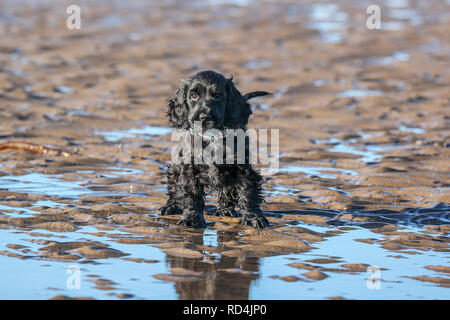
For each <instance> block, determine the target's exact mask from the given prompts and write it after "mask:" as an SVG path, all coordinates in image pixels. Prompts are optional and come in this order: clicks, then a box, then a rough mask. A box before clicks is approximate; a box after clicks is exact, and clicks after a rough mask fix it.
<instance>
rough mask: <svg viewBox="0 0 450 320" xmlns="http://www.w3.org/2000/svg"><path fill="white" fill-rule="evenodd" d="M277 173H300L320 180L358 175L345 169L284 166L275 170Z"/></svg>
mask: <svg viewBox="0 0 450 320" xmlns="http://www.w3.org/2000/svg"><path fill="white" fill-rule="evenodd" d="M276 171H277V172H290V173H295V172H302V173H305V174H307V175H309V176H317V177H320V178H328V179H336V178H337V177H336V175H337V174H339V175H342V174H344V175H349V176H356V175H357V174H358V173H357V172H356V171H353V170H347V169H340V168H334V167H318V166H294V165H292V166H284V167H281V168H279V169H276ZM330 171H331V172H336V174H333V173H331V172H330Z"/></svg>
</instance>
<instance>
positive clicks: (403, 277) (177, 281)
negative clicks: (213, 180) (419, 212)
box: [0, 216, 448, 299]
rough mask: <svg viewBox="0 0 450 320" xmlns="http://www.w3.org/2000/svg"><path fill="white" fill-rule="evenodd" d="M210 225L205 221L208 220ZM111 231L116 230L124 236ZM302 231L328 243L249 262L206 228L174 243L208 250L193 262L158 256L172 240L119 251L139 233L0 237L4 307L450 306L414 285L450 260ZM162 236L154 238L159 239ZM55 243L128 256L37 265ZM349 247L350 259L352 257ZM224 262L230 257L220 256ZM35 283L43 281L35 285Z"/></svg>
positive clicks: (376, 237)
mask: <svg viewBox="0 0 450 320" xmlns="http://www.w3.org/2000/svg"><path fill="white" fill-rule="evenodd" d="M206 219H207V220H208V216H207V217H206ZM116 227H118V228H120V226H116ZM286 227H288V226H287V225H286ZM298 227H300V228H302V230H303V232H305V231H307V232H308V233H316V234H329V236H328V237H326V238H324V239H322V241H319V242H314V243H310V245H311V246H313V248H312V249H311V250H309V251H308V252H303V253H296V252H295V250H294V249H293V250H292V251H291V252H289V251H288V252H284V253H278V254H277V255H275V256H266V257H260V256H258V255H256V256H254V255H253V256H252V255H251V254H250V255H248V254H247V255H245V254H242V255H237V256H233V255H229V254H228V252H230V251H229V250H227V249H226V247H224V245H225V246H226V244H227V243H231V242H230V241H236V240H238V241H239V238H240V237H239V233H237V232H225V231H217V230H213V229H209V228H208V229H206V230H205V231H204V232H200V233H197V232H188V233H185V234H186V236H183V239H180V240H184V241H185V243H197V244H198V245H200V247H201V248H205V249H204V250H202V249H196V250H194V251H192V250H188V253H189V254H193V252H196V255H197V256H193V257H190V258H189V257H183V255H182V254H181V255H180V254H179V253H177V249H176V248H180V252H182V250H186V249H181V248H183V247H184V246H185V245H184V246H178V247H177V246H175V247H174V248H175V249H172V251H170V249H169V250H167V249H164V248H170V247H171V246H167V242H170V243H172V244H176V241H175V242H174V241H173V240H172V241H168V240H166V241H163V242H165V243H166V244H164V245H163V247H161V248H158V247H155V246H154V245H152V244H151V243H141V244H137V243H133V242H132V241H131V242H129V243H127V242H126V241H125V242H122V243H121V242H118V241H121V239H129V240H132V239H140V238H141V236H144V237H145V235H146V234H145V232H140V233H139V235H136V234H135V233H128V232H126V230H127V229H126V228H125V229H124V228H120V229H119V230H117V229H115V230H111V231H101V232H99V230H98V229H97V228H95V227H92V226H84V227H81V228H80V229H78V230H77V231H76V232H65V233H55V232H50V231H46V230H33V232H39V235H40V236H39V235H38V236H36V235H34V236H32V237H31V236H30V235H29V234H27V232H26V231H19V232H17V231H15V230H14V229H12V230H0V235H1V237H2V243H1V244H0V253H2V252H4V251H7V252H8V253H10V256H8V255H4V254H2V255H0V272H2V274H4V275H8V277H3V278H2V286H1V287H0V297H1V298H5V299H23V298H27V299H48V298H51V297H53V296H57V295H64V296H69V297H75V296H76V297H92V298H97V299H117V298H119V297H120V295H119V294H125V295H127V297H129V298H132V299H177V298H180V299H199V298H202V299H231V298H239V299H324V298H329V297H336V296H339V297H343V298H347V299H422V298H426V299H434V298H445V297H448V289H447V288H444V287H440V286H437V285H426V284H425V285H424V284H423V283H422V282H420V281H417V280H415V279H411V278H410V277H415V276H418V275H422V276H423V275H424V276H430V277H433V276H436V274H435V272H433V271H431V270H427V269H425V268H424V267H425V266H427V265H439V264H440V263H441V261H443V260H445V259H447V258H448V252H437V251H417V252H416V254H411V253H409V254H407V253H403V252H401V253H400V252H398V253H396V252H392V251H389V250H386V249H384V248H382V247H381V246H380V245H378V244H377V243H376V242H377V241H382V240H383V239H384V238H386V236H384V235H381V234H379V233H373V232H372V231H371V230H370V229H366V228H361V227H355V226H353V227H352V228H348V229H341V228H339V227H332V226H317V225H310V224H300V225H298V224H297V225H292V226H291V228H294V229H295V228H298ZM163 229H164V228H160V230H163ZM299 230H300V229H299ZM421 231H422V229H419V228H415V227H407V228H405V229H403V230H402V232H405V233H406V232H414V233H419V232H421ZM294 232H295V231H294ZM330 232H333V233H330ZM61 236H63V238H61ZM286 236H288V234H286ZM39 239H40V240H39ZM286 239H288V238H286ZM355 239H371V241H373V242H375V244H373V243H372V244H368V243H365V242H361V241H355ZM40 241H45V242H40ZM52 241H56V242H58V243H64V242H69V241H71V242H81V243H86V244H88V242H90V241H91V242H92V241H97V242H100V243H101V244H102V246H108V248H110V249H111V250H117V251H118V252H122V253H124V254H126V256H124V257H109V258H103V259H102V258H86V257H85V258H82V257H81V258H80V260H73V261H70V260H67V261H62V260H58V261H55V260H54V259H47V258H44V257H40V256H39V250H43V247H44V246H48V245H49V244H50V245H51V243H52ZM178 241H179V240H178ZM157 242H158V241H155V243H157ZM306 242H308V240H306ZM160 243H161V244H162V242H160ZM350 244H351V248H352V250H348V248H349V245H350ZM11 245H15V246H11ZM262 245H263V244H262ZM69 249H70V248H69ZM20 250H22V251H20ZM23 250H25V251H23ZM164 250H166V252H164ZM74 251H75V252H80V251H77V250H74ZM410 251H411V250H410ZM413 251H416V250H413ZM13 252H18V254H19V255H21V256H22V257H24V258H25V259H26V260H27V261H26V263H24V262H23V261H22V260H21V259H17V257H15V256H14V255H13V254H12V253H13ZM169 252H170V253H169ZM172 252H173V253H172ZM222 252H226V253H225V254H222ZM11 254H12V255H11ZM76 254H77V255H78V253H76ZM319 259H321V260H319ZM145 261H149V262H150V263H147V262H145ZM343 264H355V265H356V269H353V271H352V270H351V269H348V268H347V267H345V265H344V266H343ZM369 267H371V268H380V269H379V270H378V271H379V273H377V274H376V276H377V277H379V279H380V282H379V283H378V284H377V286H378V285H379V289H377V288H378V287H377V286H374V285H372V284H370V283H368V281H367V280H368V277H369V276H373V272H369V271H368V270H370V269H368V268H369ZM69 268H72V270H73V268H79V270H80V274H79V275H80V286H79V288H78V287H76V288H73V287H71V286H70V285H71V284H72V285H73V284H74V283H73V282H71V279H72V278H71V276H72V275H73V272H70V271H68V270H69ZM304 268H306V269H304ZM308 271H314V272H320V274H321V276H322V277H323V279H320V280H319V279H317V278H316V279H314V277H313V278H310V275H309V273H307V272H308ZM37 274H38V275H39V276H36V275H37ZM311 276H312V275H311ZM230 286H233V287H234V290H232V291H231V292H230V291H229V290H226V288H229V287H230ZM71 288H72V289H71ZM206 288H208V290H206ZM24 293H26V294H24Z"/></svg>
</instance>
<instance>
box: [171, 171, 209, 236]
mask: <svg viewBox="0 0 450 320" xmlns="http://www.w3.org/2000/svg"><path fill="white" fill-rule="evenodd" d="M180 182H181V185H179V188H180V192H179V193H178V194H177V198H178V199H177V200H178V201H177V203H178V205H179V206H180V207H181V209H182V210H183V214H182V215H181V219H180V220H179V221H178V223H177V224H179V225H182V226H185V227H193V228H204V227H205V226H206V222H205V219H204V218H203V211H204V209H205V193H204V190H203V183H202V181H201V179H200V177H199V174H198V173H197V172H196V170H195V165H186V166H184V167H183V169H182V170H181V176H180Z"/></svg>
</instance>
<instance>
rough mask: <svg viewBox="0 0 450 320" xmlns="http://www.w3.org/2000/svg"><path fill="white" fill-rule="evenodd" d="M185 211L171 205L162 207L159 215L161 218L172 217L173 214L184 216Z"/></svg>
mask: <svg viewBox="0 0 450 320" xmlns="http://www.w3.org/2000/svg"><path fill="white" fill-rule="evenodd" d="M182 213H183V210H181V209H180V208H178V207H174V206H171V205H167V204H166V205H165V206H162V207H161V208H159V215H160V216H168V215H172V214H182Z"/></svg>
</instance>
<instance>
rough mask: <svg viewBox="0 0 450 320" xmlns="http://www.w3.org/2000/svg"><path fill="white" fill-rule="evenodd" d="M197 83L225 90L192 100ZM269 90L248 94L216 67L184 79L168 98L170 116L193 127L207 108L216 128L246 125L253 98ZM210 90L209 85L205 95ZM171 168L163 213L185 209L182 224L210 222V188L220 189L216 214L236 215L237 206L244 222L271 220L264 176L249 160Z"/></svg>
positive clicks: (182, 125)
mask: <svg viewBox="0 0 450 320" xmlns="http://www.w3.org/2000/svg"><path fill="white" fill-rule="evenodd" d="M196 85H197V86H199V87H200V88H203V87H204V88H211V87H212V88H215V89H214V90H216V92H220V94H218V95H216V96H215V98H208V99H206V98H204V99H198V100H199V101H192V100H188V99H189V97H188V93H189V92H191V91H192V90H194V89H195V88H194V89H193V88H192V86H196ZM202 86H203V87H202ZM205 90H206V89H205ZM208 90H209V89H208ZM222 91H223V92H222ZM266 94H268V93H267V92H264V91H256V92H251V93H248V94H246V95H244V96H243V95H242V94H241V93H240V92H239V90H238V89H237V88H236V87H235V85H234V83H233V80H232V78H231V79H226V78H225V77H224V76H222V75H221V74H218V73H216V72H214V71H203V72H199V73H197V74H195V75H193V76H191V77H190V78H188V79H183V80H181V82H180V85H179V88H178V90H177V92H176V93H175V95H174V96H173V97H171V98H170V99H169V103H168V106H167V116H168V118H169V123H170V125H171V127H173V128H176V129H186V130H188V129H191V128H193V123H192V120H193V119H195V117H196V116H197V115H198V114H201V113H202V112H205V111H204V110H208V115H209V116H210V118H209V119H212V122H214V126H213V127H214V128H217V129H219V130H225V129H243V130H246V127H247V123H248V118H249V116H250V115H251V113H252V111H251V107H250V104H249V103H248V100H249V99H251V98H254V97H257V96H263V95H266ZM207 95H208V94H207V93H206V91H205V94H204V96H205V97H206V96H207ZM200 100H201V101H200ZM246 148H247V149H248V145H246ZM192 163H193V162H192ZM167 174H168V195H169V199H168V200H167V203H166V205H165V206H163V207H162V208H161V209H160V214H161V215H170V214H181V215H182V216H181V219H180V220H179V221H178V224H179V225H183V226H187V227H200V228H203V227H205V220H204V218H203V212H204V209H205V189H208V190H209V191H217V192H218V203H217V210H216V213H215V214H216V215H217V216H231V217H236V216H237V214H236V211H235V207H236V206H238V207H239V208H240V211H241V215H242V219H241V224H243V225H245V226H253V227H255V228H259V229H262V228H264V227H266V226H268V225H269V222H268V221H267V219H266V218H265V217H264V213H263V212H262V210H261V209H260V204H261V202H262V201H263V197H262V187H261V185H262V177H261V175H260V174H259V173H258V172H257V171H255V170H254V169H253V168H252V166H251V165H250V164H249V163H248V161H247V162H246V163H244V164H211V165H206V164H169V165H168V173H167Z"/></svg>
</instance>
